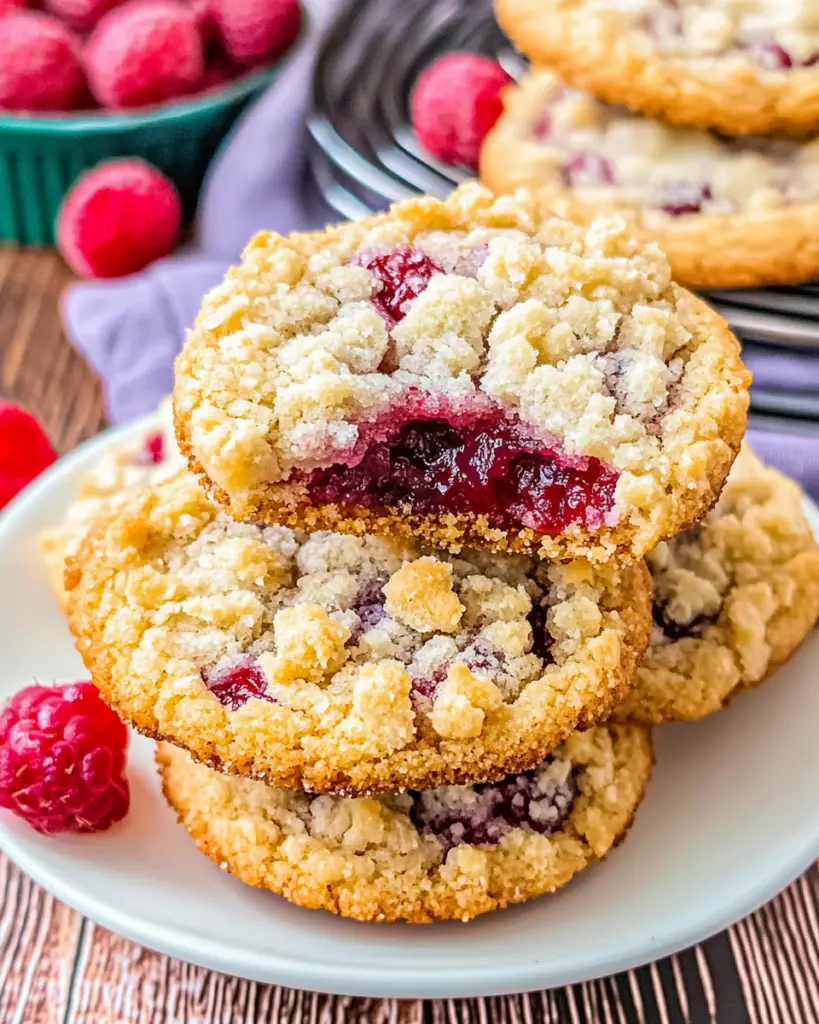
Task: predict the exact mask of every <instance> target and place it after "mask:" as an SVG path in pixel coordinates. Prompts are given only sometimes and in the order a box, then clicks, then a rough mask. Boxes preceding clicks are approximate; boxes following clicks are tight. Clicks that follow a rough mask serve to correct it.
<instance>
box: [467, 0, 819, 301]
mask: <svg viewBox="0 0 819 1024" xmlns="http://www.w3.org/2000/svg"><path fill="white" fill-rule="evenodd" d="M497 12H498V19H499V21H500V23H501V25H502V27H503V28H504V30H505V31H506V32H507V33H508V35H509V36H510V38H511V39H512V41H513V43H514V44H515V45H516V46H517V47H518V49H519V50H520V51H521V52H522V53H524V54H525V55H526V56H528V57H529V58H531V60H532V63H533V68H532V70H530V71H529V72H528V73H527V74H526V75H525V76H524V78H523V80H522V81H521V82H520V84H519V86H516V87H512V88H510V89H508V90H507V93H506V96H505V113H504V115H503V116H502V118H501V119H500V121H499V122H498V123H497V125H496V127H495V129H494V131H493V132H492V133H491V134H490V135H489V136H488V138H487V139H486V141H485V145H484V149H483V153H482V158H481V175H482V177H483V179H484V181H485V182H486V183H487V184H488V185H489V187H490V188H492V189H494V190H495V191H497V192H513V191H514V190H515V189H517V188H519V187H521V186H525V187H528V188H533V189H540V190H542V194H543V199H544V201H545V202H546V203H548V204H549V205H550V206H551V207H552V209H554V210H555V211H558V212H562V213H563V214H565V215H567V216H570V217H572V218H575V219H581V220H583V221H584V222H588V221H590V220H591V218H592V217H594V216H597V215H599V213H600V212H601V210H605V209H607V210H609V211H617V212H619V213H621V214H622V215H623V216H624V217H625V218H626V219H627V221H628V223H629V225H630V228H631V229H632V231H633V232H634V233H635V234H636V235H637V236H638V237H642V238H651V239H653V240H656V241H657V242H659V243H660V245H661V247H662V248H663V249H664V250H665V252H666V253H667V254H668V258H669V261H670V263H671V268H672V272H673V274H674V277H675V279H676V280H679V281H681V282H682V283H684V284H687V285H690V286H691V287H694V288H741V287H753V286H757V285H774V284H787V283H795V282H799V281H806V280H809V279H811V278H813V277H816V276H819V230H818V229H817V226H816V224H817V220H819V140H817V138H816V132H817V131H819V4H818V3H816V0H790V2H787V3H783V2H781V0H497Z"/></svg>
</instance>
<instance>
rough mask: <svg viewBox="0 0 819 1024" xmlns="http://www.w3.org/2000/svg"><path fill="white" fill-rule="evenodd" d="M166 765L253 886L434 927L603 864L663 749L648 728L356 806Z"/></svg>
mask: <svg viewBox="0 0 819 1024" xmlns="http://www.w3.org/2000/svg"><path fill="white" fill-rule="evenodd" d="M157 761H158V764H159V769H160V774H161V777H162V785H163V789H164V792H165V796H166V798H167V800H168V802H169V803H170V805H171V806H172V807H173V808H174V810H175V811H176V812H177V814H178V816H179V820H180V822H181V824H182V825H183V826H184V827H185V828H186V829H187V831H188V832H189V833H190V835H191V837H192V838H193V839H194V840H195V842H196V844H197V846H198V847H199V849H200V850H201V851H202V852H203V853H204V854H206V855H207V856H208V857H210V858H211V859H212V860H213V861H215V862H216V863H217V864H218V865H219V866H220V867H221V868H224V869H226V870H228V871H230V872H231V874H233V875H235V876H236V877H237V878H239V879H241V880H242V881H243V882H247V883H248V884H249V885H253V886H257V887H258V888H262V889H269V890H271V891H272V892H274V893H277V894H279V895H281V896H284V897H285V898H286V899H288V900H290V901H291V902H293V903H298V904H300V905H301V906H304V907H310V908H314V909H323V910H330V911H332V912H333V913H335V914H341V915H343V916H344V917H353V918H358V919H359V920H364V921H394V920H397V919H404V920H408V921H411V922H415V923H425V922H428V921H433V920H440V919H455V920H463V921H466V920H469V919H470V918H472V917H475V916H476V915H477V914H483V913H485V912H486V911H488V910H496V909H498V908H500V907H504V906H506V905H507V904H509V903H519V902H521V901H523V900H528V899H532V898H533V897H535V896H541V895H542V894H544V893H547V892H552V891H553V890H555V889H557V888H558V887H559V886H561V885H565V883H566V882H568V881H569V879H570V878H572V877H573V876H574V875H575V874H577V872H578V871H581V870H582V869H583V868H585V867H587V866H588V865H589V864H591V863H593V862H594V861H596V860H599V859H600V858H602V857H604V856H605V855H606V854H607V853H608V852H609V850H610V849H611V848H612V846H614V845H615V844H616V843H618V842H619V841H620V840H621V839H622V838H623V836H624V835H625V833H626V831H627V830H628V828H629V826H630V824H631V821H632V818H633V817H634V814H635V812H636V810H637V806H638V804H639V803H640V800H641V799H642V796H643V792H644V789H645V786H646V783H647V782H648V778H649V775H650V773H651V764H652V749H651V735H650V732H649V730H648V729H646V728H645V727H643V726H639V725H635V724H621V725H608V726H598V727H596V728H593V729H590V730H588V731H586V732H581V733H573V734H572V735H571V736H570V737H569V738H568V739H567V740H566V742H565V743H564V744H563V746H562V747H560V748H559V749H558V750H557V751H555V753H554V754H552V755H551V756H549V757H548V758H546V760H545V761H544V762H543V763H542V764H541V765H539V766H538V767H536V768H534V769H532V770H531V771H528V772H524V773H522V774H519V775H512V776H508V777H507V778H505V779H503V780H501V781H499V782H495V783H489V784H486V785H479V786H446V787H443V788H440V789H433V790H427V791H425V792H417V791H416V792H408V793H403V794H393V795H388V796H382V797H377V798H375V797H365V798H359V799H349V798H347V799H345V798H342V797H334V796H310V795H308V794H306V793H302V792H298V791H293V790H284V789H273V788H272V787H270V786H265V785H264V784H263V783H260V782H252V781H248V780H246V779H235V778H228V777H227V776H225V775H221V774H220V773H218V772H214V771H212V770H211V769H209V768H206V767H205V766H203V765H201V764H197V763H196V762H195V761H193V760H192V759H191V758H190V757H189V755H188V754H186V753H185V752H184V751H183V750H180V749H179V748H177V747H172V746H171V745H170V744H160V745H159V748H158V750H157Z"/></svg>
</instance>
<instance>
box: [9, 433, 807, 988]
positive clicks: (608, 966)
mask: <svg viewBox="0 0 819 1024" xmlns="http://www.w3.org/2000/svg"><path fill="white" fill-rule="evenodd" d="M154 420H155V414H150V415H147V416H143V417H140V418H139V419H137V420H134V421H132V422H131V423H128V424H125V425H122V426H118V427H113V428H109V429H107V430H105V431H103V432H101V433H100V434H98V435H96V436H95V437H93V438H91V439H90V440H88V441H85V442H84V443H83V444H81V445H79V446H78V447H77V448H75V449H74V450H73V451H72V452H70V453H68V454H67V455H65V456H63V457H62V458H61V459H59V460H58V461H57V462H56V463H54V464H53V465H52V466H51V467H49V468H48V469H47V470H46V471H45V472H44V473H43V474H41V476H39V477H38V478H37V480H35V481H34V482H33V483H32V484H30V485H29V486H28V487H27V488H26V489H25V490H24V491H23V492H21V494H19V495H18V496H17V497H16V498H15V499H14V500H13V501H12V502H10V503H9V505H8V506H7V507H6V508H5V509H4V510H3V512H2V514H0V547H2V546H3V542H4V538H5V535H6V533H7V532H8V531H10V530H14V529H15V528H16V526H17V524H18V523H19V522H20V521H21V520H25V518H26V515H27V513H28V511H29V509H30V508H32V507H33V506H36V505H37V504H38V503H39V501H40V500H41V499H42V497H43V496H44V495H46V494H47V493H48V492H49V490H50V489H51V488H52V486H53V485H54V484H56V483H57V482H61V481H64V480H65V479H66V478H67V477H68V476H70V475H71V474H72V473H73V472H74V471H75V470H77V469H79V468H81V467H82V468H85V463H86V462H87V461H90V460H91V459H92V458H93V456H95V455H97V454H102V452H104V451H105V450H106V449H108V448H109V447H110V446H112V445H114V444H116V443H118V442H122V441H126V440H128V439H129V438H130V437H131V436H132V435H133V436H138V435H139V434H140V433H141V432H143V431H144V430H145V429H146V427H147V426H148V425H149V424H151V423H152V422H154ZM806 512H807V514H808V516H809V518H810V520H811V522H812V525H813V526H814V528H815V529H817V531H819V506H817V505H816V504H815V503H814V502H813V501H811V500H810V499H809V498H806ZM20 835H21V836H24V835H25V833H20ZM0 850H2V851H3V853H5V854H6V856H8V857H9V858H10V859H11V860H12V861H13V862H14V863H15V864H16V865H17V867H18V868H19V869H20V870H21V871H23V872H24V873H25V874H27V875H28V876H29V877H30V878H31V879H33V881H34V882H35V883H36V884H38V885H40V886H41V887H42V888H44V889H45V890H46V891H47V892H49V893H51V894H52V895H53V896H54V897H56V898H57V899H59V900H60V901H61V902H63V903H66V904H67V905H68V906H70V907H71V908H72V909H74V910H76V911H77V912H78V913H81V914H83V915H84V916H85V917H88V918H90V920H92V921H93V922H95V923H97V924H99V925H101V926H102V927H104V928H107V929H109V930H110V931H113V932H115V933H117V934H119V935H123V936H124V937H125V938H127V939H130V940H131V941H133V942H136V943H138V944H140V945H142V946H145V947H146V948H148V949H152V950H154V951H156V952H159V953H162V954H164V955H167V956H172V957H176V958H178V959H181V960H184V961H187V962H189V963H192V964H194V965H196V966H199V967H203V968H206V969H210V970H216V971H220V972H222V973H226V974H231V975H234V976H236V977H240V978H245V979H248V980H252V981H258V982H262V983H266V984H276V985H284V986H288V987H292V988H302V989H307V990H309V991H315V992H324V993H328V994H334V995H344V996H358V997H373V998H398V999H401V998H405V999H433V998H453V999H454V998H465V997H479V996H493V995H507V994H510V993H520V992H529V991H533V990H539V989H545V988H554V987H562V986H565V985H572V984H577V983H580V982H584V981H590V980H592V979H595V978H600V977H605V976H608V975H610V974H616V973H619V972H621V971H625V970H631V969H635V968H638V967H641V966H644V965H645V964H647V963H650V962H652V961H655V960H659V959H662V958H664V957H666V956H670V955H672V954H674V953H677V952H679V951H680V950H683V949H686V948H688V947H690V946H692V945H694V944H696V943H699V942H702V941H704V940H706V939H708V938H710V937H711V936H712V935H715V934H717V933H718V932H721V931H723V930H724V929H725V928H728V927H730V926H731V925H733V924H736V922H737V921H739V920H741V919H742V918H744V917H746V916H747V915H748V914H750V913H752V912H753V911H755V910H757V909H758V908H759V907H760V906H762V905H763V904H765V903H767V902H768V901H769V900H771V899H773V897H775V896H776V895H777V894H778V893H779V892H781V891H782V890H783V889H784V888H786V887H787V886H788V885H789V884H790V883H791V882H793V881H794V880H795V879H796V878H798V877H799V876H800V875H801V874H802V873H803V872H804V871H806V870H807V869H808V868H809V867H810V866H811V864H812V863H813V862H814V861H815V860H816V859H817V857H819V819H817V822H816V825H815V826H814V829H813V831H812V832H809V833H808V834H807V835H806V837H805V839H804V840H803V842H802V843H801V844H800V845H799V846H798V848H797V849H796V850H795V851H794V852H793V854H792V855H791V857H790V858H789V859H788V860H787V861H785V862H781V863H779V864H777V865H776V870H772V871H771V872H770V873H769V875H768V876H767V877H766V878H765V879H764V882H763V883H758V884H756V885H754V886H751V887H749V888H748V889H746V890H745V891H743V892H742V893H740V894H738V895H736V896H735V897H734V899H733V900H731V901H730V903H729V904H728V905H720V907H719V908H718V909H717V908H714V909H711V908H707V912H706V913H704V914H700V915H699V916H698V917H697V919H696V922H694V921H692V920H689V921H686V922H683V923H682V924H680V925H678V926H676V927H674V926H673V925H672V926H670V927H669V928H667V929H666V931H665V932H664V934H663V935H662V937H661V938H660V937H657V936H653V935H652V934H651V933H646V934H645V936H644V937H643V938H642V940H641V941H633V942H632V943H631V944H630V946H629V947H628V948H627V949H622V948H621V947H619V946H618V947H616V948H612V951H611V952H610V953H609V954H605V953H604V954H603V955H601V954H600V952H599V951H595V948H594V947H593V946H590V947H589V950H590V952H589V953H588V954H586V955H585V956H584V957H581V958H578V957H574V958H573V959H572V963H571V965H567V964H565V963H557V962H555V961H552V962H551V963H543V962H541V961H538V960H537V958H533V959H531V960H528V959H526V960H522V961H521V965H520V966H519V967H516V968H510V967H509V966H508V965H502V966H501V967H499V968H495V969H494V970H493V968H492V967H491V966H487V965H486V964H484V963H482V964H481V965H479V966H478V965H476V966H474V967H467V966H461V967H459V968H458V971H457V977H453V971H452V969H451V967H449V966H447V965H446V964H441V965H440V966H432V967H426V968H424V970H423V972H416V976H410V974H408V972H407V971H403V972H401V971H398V970H396V969H395V968H389V967H371V966H362V968H360V969H359V970H358V971H357V972H356V971H353V970H352V969H351V967H350V965H349V964H343V965H337V964H333V963H332V962H326V961H325V962H323V963H322V964H321V966H318V965H317V964H315V963H313V962H311V961H308V960H305V959H304V958H303V957H295V956H294V957H292V958H291V957H287V956H284V955H281V954H276V953H265V954H262V955H259V956H258V957H254V956H253V955H252V954H249V953H248V951H246V950H243V951H242V952H241V955H239V954H237V953H236V952H234V953H233V955H231V953H232V949H231V947H230V946H229V945H222V944H220V943H218V942H215V941H213V940H211V939H205V938H202V937H199V936H195V935H192V934H191V933H190V932H186V931H185V930H184V928H183V927H181V926H177V927H168V926H165V925H157V924H156V923H154V922H152V921H150V920H149V919H145V918H139V917H136V916H135V915H132V914H128V913H126V912H122V911H120V910H118V909H117V908H115V907H112V906H109V905H106V903H105V902H104V901H102V900H98V899H97V898H96V896H95V894H94V893H93V892H86V891H79V890H78V889H77V888H76V887H75V886H74V885H73V884H72V883H71V882H70V881H67V880H66V879H65V878H64V877H62V876H61V875H60V874H59V873H58V872H56V871H52V870H51V869H49V868H48V867H45V866H43V865H42V864H41V863H39V862H38V859H37V857H36V855H32V854H31V852H30V851H28V850H27V849H26V848H25V844H24V843H23V842H21V841H18V838H17V836H16V835H15V832H14V831H13V830H10V829H8V828H7V827H6V825H5V822H4V821H3V820H2V819H0ZM305 913H309V911H305ZM372 927H375V928H377V927H385V926H384V925H379V924H374V925H372ZM427 927H435V925H432V926H427Z"/></svg>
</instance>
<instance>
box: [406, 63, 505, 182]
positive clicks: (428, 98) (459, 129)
mask: <svg viewBox="0 0 819 1024" xmlns="http://www.w3.org/2000/svg"><path fill="white" fill-rule="evenodd" d="M511 81H512V79H511V77H510V76H509V75H508V74H507V73H506V72H505V71H504V70H503V68H502V67H501V66H500V64H498V63H496V62H495V61H494V60H489V58H488V57H479V56H477V54H474V53H448V54H445V55H444V56H443V57H440V58H439V59H438V60H436V61H435V62H434V63H433V64H430V66H429V67H428V68H426V69H425V70H424V71H423V72H422V74H421V75H420V77H419V79H418V81H417V83H416V85H415V88H414V89H413V92H412V97H411V100H410V107H411V112H412V125H413V128H414V129H415V134H416V135H417V136H418V139H419V140H420V142H421V145H422V146H423V147H424V148H425V149H427V150H428V151H429V152H430V153H432V155H433V156H437V157H438V158H439V159H440V160H443V161H445V162H446V163H448V164H463V165H464V166H465V167H469V168H470V169H471V170H477V168H478V157H479V155H480V151H481V143H482V142H483V140H484V136H485V135H486V134H487V132H488V131H489V130H490V128H492V126H493V125H494V123H495V122H496V121H497V119H498V118H499V117H500V115H501V112H502V110H503V104H502V103H501V98H500V91H501V89H502V88H503V87H504V86H505V85H508V84H509V83H510V82H511Z"/></svg>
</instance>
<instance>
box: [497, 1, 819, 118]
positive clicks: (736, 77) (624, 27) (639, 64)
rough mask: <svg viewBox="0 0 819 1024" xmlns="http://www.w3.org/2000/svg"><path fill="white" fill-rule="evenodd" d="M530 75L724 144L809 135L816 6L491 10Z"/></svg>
mask: <svg viewBox="0 0 819 1024" xmlns="http://www.w3.org/2000/svg"><path fill="white" fill-rule="evenodd" d="M496 10H497V14H498V20H499V22H500V24H501V27H502V28H503V29H504V30H505V31H506V32H507V33H508V35H509V36H510V37H511V39H512V42H513V43H514V44H515V45H516V46H517V47H518V48H519V49H520V50H521V51H522V52H523V53H525V54H527V55H528V56H529V57H531V58H532V60H533V62H534V63H535V64H541V65H544V66H546V67H549V68H553V69H554V70H555V71H556V72H558V73H559V74H560V76H561V78H563V79H564V80H565V81H566V82H568V83H569V84H570V85H573V86H576V87H577V88H578V89H586V90H588V91H589V92H591V93H593V94H594V95H595V96H599V97H600V99H604V100H607V101H608V102H609V103H622V104H624V105H625V106H627V107H629V108H630V109H632V110H634V111H638V112H640V113H643V114H647V115H650V116H656V117H662V118H663V119H665V120H667V121H670V122H673V123H674V124H682V125H690V126H692V127H695V128H715V129H717V130H719V131H721V132H724V133H725V134H727V135H753V134H763V133H765V134H768V133H784V134H805V133H808V132H814V131H816V130H817V129H819V5H818V4H817V3H816V0H787V2H784V3H783V2H782V0H496Z"/></svg>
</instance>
